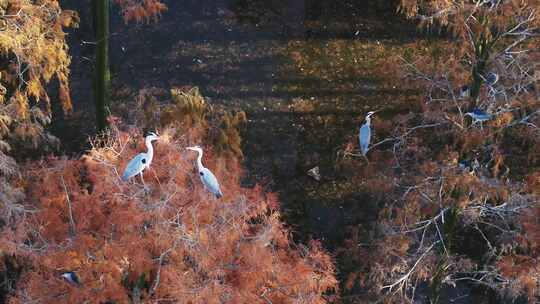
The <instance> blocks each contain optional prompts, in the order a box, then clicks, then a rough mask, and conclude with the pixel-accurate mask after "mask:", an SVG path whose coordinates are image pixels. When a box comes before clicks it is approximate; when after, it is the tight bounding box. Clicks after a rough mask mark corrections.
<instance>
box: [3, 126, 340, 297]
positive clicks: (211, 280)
mask: <svg viewBox="0 0 540 304" xmlns="http://www.w3.org/2000/svg"><path fill="white" fill-rule="evenodd" d="M174 132H175V131H173V130H171V129H169V130H166V131H164V132H162V135H161V136H160V140H159V141H157V142H155V144H154V146H155V157H154V160H153V162H152V165H151V167H150V169H148V170H146V171H145V172H144V174H145V181H146V187H143V185H141V184H139V182H138V179H136V178H134V179H133V180H131V181H129V182H127V183H124V182H122V181H121V179H120V174H121V172H122V170H123V169H124V167H125V165H126V164H127V162H128V161H129V160H130V159H131V158H132V157H133V156H134V155H135V154H136V153H139V152H140V151H141V150H142V149H143V145H142V138H141V136H140V135H139V134H136V133H126V132H122V131H119V130H118V129H113V131H112V134H111V136H110V137H109V138H108V139H103V140H98V141H96V142H95V143H94V144H95V145H94V148H93V149H92V150H91V151H89V152H88V154H86V155H84V156H83V157H81V158H80V159H66V158H51V159H48V160H47V161H46V162H45V161H44V162H35V163H32V164H29V165H28V166H27V167H26V168H25V170H24V171H25V172H27V174H26V176H25V179H26V183H27V184H26V189H27V198H26V200H25V201H26V203H25V204H26V205H25V207H26V208H32V209H33V210H34V211H33V213H32V214H31V215H28V217H27V218H26V220H25V221H24V228H25V229H24V231H25V233H24V234H20V233H19V234H18V235H17V236H15V235H14V236H13V237H12V238H11V242H10V243H12V244H13V243H14V244H17V246H18V250H16V251H15V254H17V255H18V256H19V257H20V260H24V261H26V263H27V264H26V268H25V269H24V271H23V272H22V275H21V278H20V279H19V280H18V282H17V288H16V291H14V294H13V295H12V297H11V298H10V299H9V303H28V302H32V301H40V302H44V303H52V302H54V303H85V302H91V303H106V302H108V303H127V302H133V303H140V302H141V301H145V302H154V301H156V302H166V303H224V302H225V303H270V302H271V303H306V304H307V303H326V300H325V298H324V296H323V294H324V293H325V292H327V291H331V290H335V289H336V285H337V281H336V279H335V277H334V266H333V264H332V259H331V258H330V256H328V254H326V253H325V252H324V251H323V249H322V248H321V246H320V245H319V243H317V242H315V241H313V242H311V243H310V244H309V246H308V247H306V246H303V245H295V244H294V243H292V241H291V238H290V235H289V232H288V230H287V229H286V228H285V227H284V226H283V224H282V223H281V222H280V214H279V211H278V210H276V209H275V207H276V206H277V197H276V196H275V195H274V194H271V193H264V192H263V191H262V190H261V189H260V188H258V187H256V188H254V189H246V188H241V187H240V182H239V179H240V176H241V175H242V170H241V168H240V165H239V163H238V161H236V160H235V159H232V158H218V157H216V155H215V154H214V153H213V151H212V149H210V148H205V154H204V163H205V165H206V166H207V167H208V168H210V169H211V170H212V171H213V172H214V173H215V175H216V176H217V178H218V179H219V181H220V183H221V187H222V190H223V193H224V198H223V199H221V200H216V199H214V197H213V196H212V195H210V194H209V193H208V192H207V191H206V190H205V189H204V187H203V185H202V184H201V182H200V180H199V176H198V174H197V172H196V170H195V167H196V165H195V157H196V155H195V153H192V152H190V151H188V150H186V149H185V147H187V146H190V145H195V144H200V142H198V139H197V138H200V136H201V131H195V130H193V129H191V130H189V131H186V132H187V134H185V136H182V137H180V138H173V137H172V136H171V134H173V133H174ZM1 247H4V245H1ZM0 249H1V250H3V249H4V248H0ZM67 271H74V272H75V273H76V274H77V275H78V277H79V278H80V281H81V284H80V285H73V284H70V283H68V282H67V281H65V280H63V279H62V278H61V276H60V275H61V274H62V273H63V272H67Z"/></svg>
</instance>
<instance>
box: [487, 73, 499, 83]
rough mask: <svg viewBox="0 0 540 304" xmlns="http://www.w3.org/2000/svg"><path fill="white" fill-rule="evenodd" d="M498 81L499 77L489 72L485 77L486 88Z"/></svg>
mask: <svg viewBox="0 0 540 304" xmlns="http://www.w3.org/2000/svg"><path fill="white" fill-rule="evenodd" d="M497 81H499V75H498V74H497V73H494V72H489V73H488V74H487V76H486V83H487V85H488V86H493V85H494V84H496V83H497Z"/></svg>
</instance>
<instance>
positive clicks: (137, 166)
mask: <svg viewBox="0 0 540 304" xmlns="http://www.w3.org/2000/svg"><path fill="white" fill-rule="evenodd" d="M158 139H159V136H158V135H157V134H156V133H154V132H150V133H149V134H148V135H147V136H146V138H145V143H146V148H147V152H146V153H139V154H137V155H136V156H135V157H134V158H133V159H132V160H131V161H129V163H128V164H127V166H126V169H125V170H124V174H122V180H123V181H127V180H128V179H130V178H131V177H133V176H135V175H137V174H139V175H140V176H141V181H142V183H143V184H144V179H143V175H142V173H143V171H144V169H146V168H148V167H150V164H151V163H152V159H153V158H154V147H152V142H153V141H155V140H158Z"/></svg>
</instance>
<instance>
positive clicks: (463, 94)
mask: <svg viewBox="0 0 540 304" xmlns="http://www.w3.org/2000/svg"><path fill="white" fill-rule="evenodd" d="M470 94H471V90H470V89H469V86H468V85H464V86H462V87H461V88H460V89H459V98H461V99H463V98H468V97H469V96H470Z"/></svg>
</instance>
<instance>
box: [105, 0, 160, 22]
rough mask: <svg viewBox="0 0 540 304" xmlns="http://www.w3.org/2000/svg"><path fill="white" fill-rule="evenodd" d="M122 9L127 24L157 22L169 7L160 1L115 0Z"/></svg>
mask: <svg viewBox="0 0 540 304" xmlns="http://www.w3.org/2000/svg"><path fill="white" fill-rule="evenodd" d="M115 2H116V3H117V4H118V5H120V7H121V8H122V15H123V16H124V21H125V22H126V23H128V22H130V21H135V22H139V23H140V22H143V21H151V20H155V19H157V18H158V17H159V15H161V13H163V12H164V11H165V10H167V6H166V5H165V4H163V3H162V2H161V1H159V0H115Z"/></svg>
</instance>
